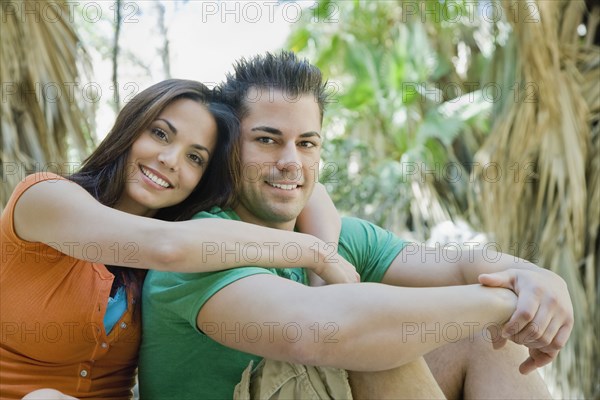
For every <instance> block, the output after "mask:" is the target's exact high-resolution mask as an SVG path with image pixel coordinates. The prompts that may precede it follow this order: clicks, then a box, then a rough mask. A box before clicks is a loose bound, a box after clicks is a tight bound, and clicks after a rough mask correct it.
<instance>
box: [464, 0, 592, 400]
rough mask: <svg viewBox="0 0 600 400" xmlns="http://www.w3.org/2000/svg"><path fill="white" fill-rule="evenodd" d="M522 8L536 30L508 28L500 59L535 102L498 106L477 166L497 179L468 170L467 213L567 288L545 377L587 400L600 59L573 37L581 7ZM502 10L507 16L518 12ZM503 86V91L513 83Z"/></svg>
mask: <svg viewBox="0 0 600 400" xmlns="http://www.w3.org/2000/svg"><path fill="white" fill-rule="evenodd" d="M527 4H533V5H534V6H535V7H536V9H537V10H539V22H537V23H532V22H531V21H527V20H526V19H524V18H522V19H520V20H516V21H515V20H512V21H510V22H511V23H512V26H513V29H514V36H513V38H514V40H515V43H514V44H515V50H516V52H515V53H513V54H504V57H505V58H506V59H511V58H512V60H513V62H517V64H516V71H515V74H514V76H515V79H516V81H517V82H521V83H524V84H525V85H526V87H527V86H529V87H534V88H536V89H537V93H536V96H535V101H534V102H528V101H512V100H514V99H510V100H507V101H505V102H504V104H503V105H502V107H501V109H502V112H501V113H500V114H499V115H497V117H496V120H495V125H494V127H493V130H492V133H491V134H490V136H489V137H488V139H487V141H486V142H485V143H484V145H483V146H482V148H481V149H480V150H479V152H478V153H477V154H476V160H478V161H479V162H480V163H481V164H482V165H483V166H485V165H491V164H492V163H496V165H498V167H499V169H500V170H501V171H502V172H503V174H504V176H503V179H501V180H499V181H496V182H491V181H489V180H486V178H485V176H484V175H483V170H482V168H479V169H478V170H476V174H477V176H478V178H479V179H478V181H477V184H476V185H475V188H474V189H475V190H474V192H473V193H472V196H471V200H472V201H473V206H472V208H473V209H474V210H476V213H477V214H478V215H477V217H478V219H479V220H481V221H482V222H483V225H484V227H485V229H486V231H488V232H491V233H492V234H493V236H494V237H495V240H496V241H497V242H498V243H499V244H500V246H501V247H502V248H503V249H507V250H508V251H510V252H512V253H514V254H516V255H518V256H521V257H524V258H527V259H530V260H532V261H534V262H536V263H538V264H539V265H541V266H545V267H547V268H549V269H551V270H553V271H555V272H557V273H558V274H560V275H561V276H562V277H563V278H564V279H565V281H566V282H567V284H568V286H569V290H570V292H571V296H572V300H573V305H574V309H575V327H574V331H573V334H572V336H571V340H570V342H569V344H568V345H567V347H566V348H565V349H564V350H563V351H562V352H561V354H560V355H559V358H558V359H557V361H556V362H555V363H554V365H553V370H552V372H553V373H554V375H555V376H556V377H557V384H558V386H559V388H560V389H561V391H562V395H563V396H573V395H575V396H582V395H585V396H592V394H593V393H594V391H595V390H598V389H597V388H594V385H595V384H596V383H595V381H596V380H597V378H598V377H597V373H598V372H597V369H598V364H597V363H598V359H599V358H598V356H599V344H598V343H599V342H598V338H597V335H595V334H594V327H597V326H598V310H597V308H598V303H597V297H596V296H597V285H596V279H597V268H598V267H597V265H598V258H597V257H598V240H597V238H598V224H599V218H600V216H599V215H598V213H599V212H598V206H597V205H598V204H599V200H600V199H599V195H598V178H599V176H598V173H599V166H598V149H597V145H598V139H597V121H598V104H599V103H600V91H599V90H598V84H597V82H598V74H599V69H598V67H599V64H600V62H599V61H600V58H599V57H598V55H599V53H598V51H597V49H592V48H591V47H590V46H589V45H584V44H583V43H584V42H583V41H582V40H581V39H580V38H579V37H578V35H577V27H578V26H579V25H580V24H581V23H582V21H583V17H584V15H585V13H586V9H585V4H584V3H583V2H582V1H573V2H569V1H539V2H531V1H529V2H519V3H518V6H522V7H525V8H524V9H526V6H527ZM504 5H505V6H506V9H507V10H508V9H509V7H516V6H517V3H514V2H511V3H509V2H505V3H504ZM507 49H510V47H507ZM505 66H506V64H505ZM501 77H502V76H501V75H500V78H501ZM504 83H505V86H504V87H510V85H512V84H513V83H514V82H504ZM528 97H529V96H525V99H527V98H528ZM520 99H521V100H523V97H521V98H520ZM594 115H595V116H594ZM594 121H595V122H594ZM594 124H596V125H595V126H596V128H595V130H594V131H592V127H593V126H594ZM593 132H594V133H593ZM594 318H595V320H594ZM575 361H577V362H575ZM563 378H566V379H563Z"/></svg>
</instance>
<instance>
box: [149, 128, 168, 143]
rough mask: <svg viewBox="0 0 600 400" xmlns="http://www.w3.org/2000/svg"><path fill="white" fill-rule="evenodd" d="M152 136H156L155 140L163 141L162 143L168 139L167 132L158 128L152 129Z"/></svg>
mask: <svg viewBox="0 0 600 400" xmlns="http://www.w3.org/2000/svg"><path fill="white" fill-rule="evenodd" d="M152 134H153V135H154V136H156V137H157V138H159V139H160V140H164V141H166V140H167V139H168V138H169V135H167V132H165V131H163V130H162V129H160V128H152Z"/></svg>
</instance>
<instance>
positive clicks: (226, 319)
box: [140, 52, 573, 399]
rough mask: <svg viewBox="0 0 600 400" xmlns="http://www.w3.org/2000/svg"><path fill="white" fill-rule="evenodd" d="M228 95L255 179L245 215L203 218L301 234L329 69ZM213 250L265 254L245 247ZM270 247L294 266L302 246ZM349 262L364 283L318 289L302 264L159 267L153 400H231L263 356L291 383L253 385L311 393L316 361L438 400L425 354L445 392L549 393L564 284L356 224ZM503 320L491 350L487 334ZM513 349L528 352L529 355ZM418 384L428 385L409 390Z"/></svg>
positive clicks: (247, 82) (146, 368) (343, 243)
mask: <svg viewBox="0 0 600 400" xmlns="http://www.w3.org/2000/svg"><path fill="white" fill-rule="evenodd" d="M221 89H222V94H223V96H224V97H225V98H226V99H227V100H228V101H229V102H230V104H232V106H233V107H234V108H235V109H236V111H237V113H238V116H239V117H240V121H241V164H242V165H241V168H242V174H241V175H242V182H241V186H240V190H239V197H238V203H237V206H236V207H234V209H233V210H219V209H215V210H212V211H211V212H210V213H202V214H201V215H199V217H201V218H229V219H241V220H242V221H246V222H250V223H254V224H259V225H264V226H268V227H272V228H277V229H282V230H292V229H294V224H295V220H296V217H297V216H298V213H299V212H300V210H302V208H303V207H304V205H305V204H306V201H307V199H308V198H309V196H310V193H311V191H312V188H313V186H314V184H315V182H316V181H317V176H316V174H317V171H318V169H317V168H316V166H317V165H318V162H319V157H320V149H321V143H322V137H321V123H322V117H323V108H324V104H325V95H324V85H323V82H322V80H321V74H320V71H319V70H318V69H317V68H316V67H314V66H312V65H310V64H309V63H308V62H306V61H302V60H299V59H297V58H296V57H295V55H294V54H293V53H285V52H284V53H281V54H280V55H271V54H267V55H265V56H257V57H255V58H253V59H251V60H242V61H241V62H239V63H238V64H237V65H236V66H235V73H234V74H232V75H229V76H228V77H227V80H226V82H225V83H224V84H223V85H222V88H221ZM212 245H219V246H229V247H230V248H231V249H232V251H233V252H235V253H236V254H233V255H232V256H245V257H247V258H251V257H252V254H251V252H248V251H247V250H248V249H236V248H235V244H233V243H230V244H225V243H217V244H212ZM273 249H274V251H287V252H288V255H289V257H290V258H294V257H295V255H294V254H293V249H290V248H288V249H282V248H280V247H278V246H277V244H276V243H274V244H273ZM338 252H339V253H340V254H341V255H342V256H343V257H344V258H346V259H348V261H350V262H351V263H352V264H354V265H355V266H356V268H357V271H358V272H359V273H360V275H361V279H362V283H360V284H345V285H329V286H322V287H309V286H307V285H306V284H307V278H306V275H305V274H304V272H303V270H301V269H296V270H294V269H286V270H269V269H264V268H256V267H249V268H238V269H235V270H229V271H222V272H216V273H207V274H169V273H161V272H155V271H153V272H150V273H149V274H148V277H147V278H146V283H145V286H144V300H143V301H144V303H143V312H144V315H143V321H144V338H143V344H142V348H141V355H140V385H141V395H142V397H143V398H161V399H165V398H170V397H171V398H177V399H185V398H231V397H232V394H233V392H234V387H235V385H236V384H237V383H238V382H239V381H240V380H241V379H242V378H241V376H242V372H244V369H245V368H246V367H247V366H248V365H249V361H251V360H253V361H256V362H257V361H259V360H260V359H261V358H263V357H264V358H266V359H271V360H278V361H282V362H284V363H283V364H276V365H278V367H277V368H279V366H281V370H280V372H278V373H275V374H274V375H278V376H275V377H273V376H268V377H266V378H264V379H263V377H264V376H263V375H260V372H259V371H255V372H254V374H253V375H252V377H251V378H249V377H248V376H247V375H245V376H244V379H243V380H244V382H245V384H249V383H248V382H249V381H251V385H255V386H257V385H262V386H261V387H262V388H263V389H265V388H267V386H269V385H270V386H274V385H279V383H281V384H284V381H286V379H287V380H289V379H292V378H293V379H305V380H304V381H303V383H302V384H304V383H306V382H309V381H310V382H312V383H314V380H312V378H314V376H315V373H314V371H313V370H308V372H307V371H302V372H301V373H300V372H298V370H299V369H298V368H297V365H308V366H323V367H327V368H323V369H319V370H317V373H316V374H317V375H319V376H320V377H324V376H325V378H323V380H324V381H327V379H328V378H327V377H326V375H327V374H330V373H331V374H336V373H337V372H336V371H339V370H338V369H344V370H348V371H355V372H349V378H350V384H351V386H352V392H353V394H354V395H355V397H357V398H359V397H372V398H385V397H388V398H400V397H402V396H405V397H416V396H422V397H429V398H431V397H441V396H442V394H441V392H439V388H438V387H437V385H436V382H435V381H434V380H433V379H432V378H431V373H430V372H429V370H428V369H427V368H424V366H425V363H424V362H423V358H422V356H423V355H426V359H427V361H428V363H429V366H430V368H431V371H433V375H434V376H435V380H436V381H437V383H438V384H439V386H440V387H441V389H442V390H443V392H444V395H445V396H447V397H451V398H454V397H459V396H465V397H474V398H485V397H488V398H489V397H496V398H499V397H502V398H525V397H529V398H544V397H549V394H548V392H547V390H546V388H545V386H544V384H543V382H542V381H541V379H540V378H539V376H538V375H537V373H532V374H529V375H524V374H526V373H529V372H532V371H534V370H535V369H536V368H537V367H540V366H542V365H545V364H547V363H548V362H550V361H551V360H552V359H554V358H555V356H556V354H557V353H558V351H559V349H560V348H562V346H564V344H565V342H566V340H567V338H568V336H569V334H570V332H571V329H572V324H573V316H572V306H571V302H570V299H569V295H568V292H567V290H566V285H565V283H564V282H563V281H562V280H561V279H560V278H559V277H558V276H556V275H555V274H553V273H551V272H550V271H547V270H544V269H541V268H538V267H536V266H535V265H533V264H530V263H527V262H525V261H523V260H520V259H515V258H513V257H510V256H508V255H501V254H498V255H495V256H494V257H493V260H494V262H489V261H486V260H485V258H484V257H483V256H482V255H481V254H479V253H478V252H477V251H470V252H465V253H461V254H455V257H454V255H453V256H452V257H449V256H446V257H440V252H434V251H430V250H427V249H421V248H418V247H417V246H414V245H410V244H407V243H405V242H403V241H402V240H400V239H399V238H397V237H395V236H394V235H393V234H391V233H390V232H387V231H385V230H383V229H381V228H378V227H376V226H374V225H372V224H370V223H368V222H365V221H362V220H358V219H352V218H345V219H344V220H343V225H342V232H341V235H340V241H339V248H338ZM446 254H447V253H446ZM489 258H490V257H489V254H488V259H489ZM450 259H452V261H450ZM482 274H483V275H482ZM480 283H482V284H483V285H481V284H480ZM484 285H485V286H484ZM498 324H500V325H501V326H502V336H499V335H495V336H494V339H493V343H494V347H497V348H499V350H493V349H492V344H490V343H489V342H490V340H487V341H486V340H484V338H485V337H486V336H485V335H482V334H481V332H484V333H485V332H486V331H487V329H486V328H490V327H493V326H496V325H498ZM507 339H509V340H510V341H507ZM515 343H518V344H524V345H525V346H526V347H527V348H528V349H529V358H527V360H525V358H526V356H524V355H523V354H522V352H521V351H520V349H522V348H524V347H523V346H518V345H517V344H515ZM500 348H501V349H500ZM524 360H525V361H524ZM278 361H274V363H277V362H278ZM523 361H524V362H523ZM288 362H289V363H293V364H286V363H288ZM520 362H522V364H521V366H520V367H519V363H520ZM289 365H292V366H291V367H289ZM406 366H410V368H408V369H407V368H406ZM329 367H333V368H329ZM266 368H267V367H265V369H263V370H261V371H263V373H264V374H266V373H267V372H266V371H267V369H266ZM519 368H520V370H521V372H522V373H523V374H520V373H519V371H518V369H519ZM269 374H271V375H273V369H270V370H269ZM285 374H288V375H285ZM300 374H303V376H304V378H298V377H299V376H300ZM344 374H345V373H344ZM344 374H342V376H343V378H344V379H345V375H344ZM306 377H308V378H306ZM406 377H410V379H408V380H407V379H406ZM413 378H414V379H413ZM278 381H279V382H278ZM411 381H412V382H413V385H414V384H415V383H416V384H417V385H418V387H416V388H414V387H412V388H407V386H406V385H407V384H410V382H411ZM244 382H243V383H244ZM264 382H267V385H263V383H264ZM327 384H328V382H325V386H327ZM312 386H313V388H314V387H317V386H318V387H321V386H323V385H322V384H321V383H320V382H317V383H315V384H314V385H312ZM267 389H268V388H267ZM415 389H416V391H414V392H413V391H412V390H415ZM265 390H266V389H265ZM275 390H278V389H275ZM311 390H312V389H311ZM315 390H316V389H315ZM419 390H421V391H420V392H419ZM253 393H254V394H255V395H256V393H257V392H256V391H253ZM261 393H262V394H261V396H260V397H262V396H263V395H265V396H268V395H270V393H268V394H265V393H266V392H261Z"/></svg>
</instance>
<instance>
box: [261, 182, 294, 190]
mask: <svg viewBox="0 0 600 400" xmlns="http://www.w3.org/2000/svg"><path fill="white" fill-rule="evenodd" d="M267 183H268V184H269V185H271V186H273V187H276V188H278V189H283V190H294V189H296V188H297V187H298V185H281V184H279V183H271V182H267Z"/></svg>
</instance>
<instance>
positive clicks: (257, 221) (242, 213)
mask: <svg viewBox="0 0 600 400" xmlns="http://www.w3.org/2000/svg"><path fill="white" fill-rule="evenodd" d="M233 211H235V213H236V214H237V215H238V217H240V220H241V221H244V222H248V223H250V224H254V225H260V226H264V227H267V228H273V229H280V230H283V231H293V230H294V227H295V226H296V220H295V219H294V220H292V221H284V222H278V221H267V220H264V219H262V218H260V217H258V216H256V215H254V214H251V213H249V212H247V211H246V210H245V209H244V208H243V207H234V208H233Z"/></svg>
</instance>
